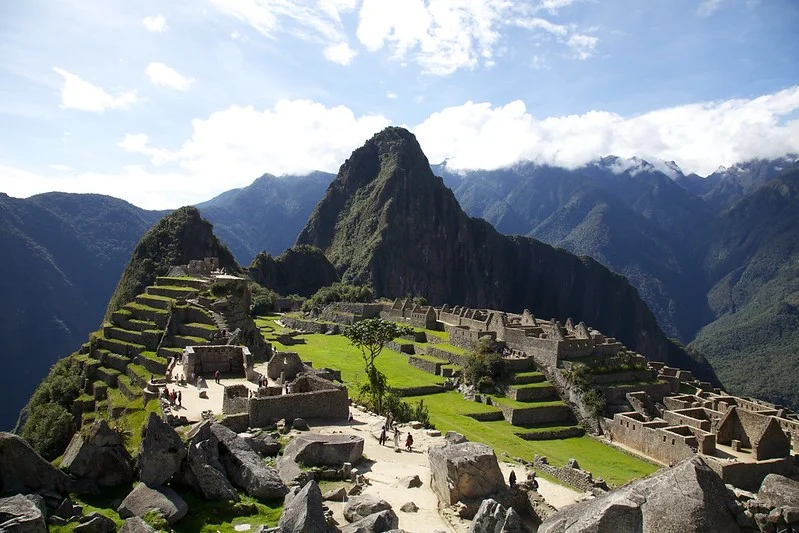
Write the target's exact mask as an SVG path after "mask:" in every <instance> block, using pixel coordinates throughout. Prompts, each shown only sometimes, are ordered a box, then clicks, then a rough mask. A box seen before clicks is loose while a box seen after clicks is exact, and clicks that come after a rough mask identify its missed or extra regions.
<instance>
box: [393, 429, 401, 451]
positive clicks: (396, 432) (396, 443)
mask: <svg viewBox="0 0 799 533" xmlns="http://www.w3.org/2000/svg"><path fill="white" fill-rule="evenodd" d="M399 439H400V430H399V428H394V449H395V450H399Z"/></svg>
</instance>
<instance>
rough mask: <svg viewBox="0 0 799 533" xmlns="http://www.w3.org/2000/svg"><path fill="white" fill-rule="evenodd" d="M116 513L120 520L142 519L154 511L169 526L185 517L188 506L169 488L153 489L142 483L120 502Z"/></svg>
mask: <svg viewBox="0 0 799 533" xmlns="http://www.w3.org/2000/svg"><path fill="white" fill-rule="evenodd" d="M117 511H118V512H119V516H121V517H122V518H130V517H132V516H138V517H139V518H144V515H146V514H147V513H149V512H153V511H155V512H157V513H160V514H161V516H163V517H164V519H165V520H166V521H167V523H169V525H172V524H174V523H175V522H177V521H178V520H180V519H181V518H183V517H184V516H186V513H187V512H188V511H189V506H188V504H186V502H185V501H184V500H183V498H181V497H180V496H179V495H178V493H177V492H175V491H174V490H172V489H170V488H169V487H159V488H157V489H154V488H150V487H148V486H147V485H145V484H144V483H139V484H138V485H136V488H135V489H133V490H132V491H131V492H130V494H128V495H127V496H126V497H125V499H124V500H122V503H121V504H120V506H119V509H117Z"/></svg>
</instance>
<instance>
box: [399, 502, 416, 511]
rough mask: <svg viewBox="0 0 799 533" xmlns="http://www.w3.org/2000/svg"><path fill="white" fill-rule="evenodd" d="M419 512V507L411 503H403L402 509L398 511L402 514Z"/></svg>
mask: <svg viewBox="0 0 799 533" xmlns="http://www.w3.org/2000/svg"><path fill="white" fill-rule="evenodd" d="M418 510H419V507H418V506H417V505H416V504H415V503H413V502H407V503H403V504H402V507H400V511H402V512H403V513H415V512H416V511H418Z"/></svg>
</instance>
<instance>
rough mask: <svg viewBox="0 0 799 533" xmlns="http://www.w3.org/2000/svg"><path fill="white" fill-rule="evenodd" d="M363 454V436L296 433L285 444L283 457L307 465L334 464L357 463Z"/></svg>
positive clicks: (338, 465) (337, 465)
mask: <svg viewBox="0 0 799 533" xmlns="http://www.w3.org/2000/svg"><path fill="white" fill-rule="evenodd" d="M362 455H363V438H362V437H356V436H354V435H341V434H337V435H320V434H319V433H306V434H303V435H297V436H296V437H295V438H294V439H293V440H292V441H291V442H289V443H288V445H286V449H285V450H284V451H283V457H284V458H291V460H293V461H294V462H297V463H302V464H304V465H308V466H335V467H340V466H341V465H343V464H344V463H357V462H358V461H360V459H361V456H362Z"/></svg>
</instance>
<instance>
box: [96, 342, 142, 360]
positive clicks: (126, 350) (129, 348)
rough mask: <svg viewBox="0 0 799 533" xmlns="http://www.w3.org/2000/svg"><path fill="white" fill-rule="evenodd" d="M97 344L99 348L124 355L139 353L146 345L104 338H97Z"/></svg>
mask: <svg viewBox="0 0 799 533" xmlns="http://www.w3.org/2000/svg"><path fill="white" fill-rule="evenodd" d="M97 346H98V347H99V348H102V349H105V350H108V351H109V352H112V353H116V354H119V355H124V356H127V357H131V358H132V357H135V356H137V355H139V354H140V353H141V352H142V351H143V350H145V349H146V347H145V346H144V345H142V344H136V343H132V342H126V341H123V340H119V339H106V338H98V339H97Z"/></svg>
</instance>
